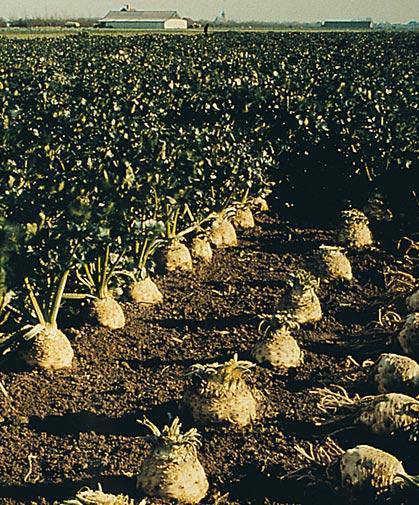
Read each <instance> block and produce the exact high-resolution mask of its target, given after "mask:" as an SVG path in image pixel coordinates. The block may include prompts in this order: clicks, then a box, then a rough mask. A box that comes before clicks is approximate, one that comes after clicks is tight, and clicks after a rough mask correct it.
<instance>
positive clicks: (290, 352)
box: [251, 311, 303, 370]
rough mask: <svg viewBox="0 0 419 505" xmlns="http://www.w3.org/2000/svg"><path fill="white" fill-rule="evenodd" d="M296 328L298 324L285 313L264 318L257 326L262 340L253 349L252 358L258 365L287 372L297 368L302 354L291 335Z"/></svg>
mask: <svg viewBox="0 0 419 505" xmlns="http://www.w3.org/2000/svg"><path fill="white" fill-rule="evenodd" d="M298 328H299V325H298V323H297V322H296V321H295V320H294V319H293V318H292V316H291V315H290V313H288V312H286V311H283V312H279V313H278V314H276V315H274V316H273V317H270V318H265V319H264V320H263V321H262V322H261V324H260V325H259V331H260V332H261V333H262V338H261V340H260V341H259V342H257V344H256V345H255V347H254V348H253V350H252V352H251V354H252V356H253V357H254V358H255V360H256V361H257V362H258V363H269V364H270V365H271V366H273V367H275V368H282V369H286V370H287V369H288V368H295V367H297V366H299V365H300V364H301V363H302V360H303V352H302V351H301V349H300V346H299V345H298V343H297V341H296V340H295V338H294V337H293V336H292V335H291V331H292V330H294V329H298Z"/></svg>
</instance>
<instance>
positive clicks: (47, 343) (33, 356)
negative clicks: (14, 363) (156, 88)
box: [19, 325, 74, 370]
mask: <svg viewBox="0 0 419 505" xmlns="http://www.w3.org/2000/svg"><path fill="white" fill-rule="evenodd" d="M31 332H32V333H34V336H33V337H32V336H30V337H29V338H30V340H29V341H28V342H27V343H26V344H25V345H24V346H23V347H22V349H21V351H20V353H19V357H20V358H21V359H22V360H23V361H24V362H25V363H27V364H28V365H29V366H31V367H40V368H43V369H45V370H60V369H62V368H70V367H71V364H72V362H73V358H74V351H73V348H72V347H71V344H70V341H69V340H68V338H67V337H66V336H65V335H64V333H63V332H62V331H60V330H59V329H58V328H57V327H56V326H51V325H46V326H43V327H42V325H37V326H35V327H34V328H32V330H31V331H30V332H29V333H31ZM26 338H28V337H26Z"/></svg>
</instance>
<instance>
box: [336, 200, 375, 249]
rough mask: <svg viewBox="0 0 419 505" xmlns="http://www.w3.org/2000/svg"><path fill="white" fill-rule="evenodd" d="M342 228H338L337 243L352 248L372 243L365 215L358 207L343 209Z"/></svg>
mask: <svg viewBox="0 0 419 505" xmlns="http://www.w3.org/2000/svg"><path fill="white" fill-rule="evenodd" d="M341 216H342V220H343V223H342V228H341V229H340V230H339V237H338V239H339V243H341V244H342V245H348V246H350V247H354V248H357V249H359V248H363V247H367V246H370V245H372V243H373V240H372V233H371V230H370V229H369V222H368V218H367V216H366V215H365V214H364V213H363V212H362V211H360V210H358V209H350V210H344V211H343V212H342V214H341Z"/></svg>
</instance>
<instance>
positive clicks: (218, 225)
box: [209, 216, 237, 249]
mask: <svg viewBox="0 0 419 505" xmlns="http://www.w3.org/2000/svg"><path fill="white" fill-rule="evenodd" d="M209 239H210V242H211V244H212V245H213V246H214V247H215V248H217V249H222V248H225V247H234V246H236V245H237V235H236V230H235V229H234V226H233V225H232V224H231V222H230V221H229V220H228V218H227V217H223V216H219V217H218V218H217V219H215V221H214V222H213V223H212V226H211V231H210V233H209Z"/></svg>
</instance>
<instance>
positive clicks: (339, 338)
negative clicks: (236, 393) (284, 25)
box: [0, 216, 419, 505]
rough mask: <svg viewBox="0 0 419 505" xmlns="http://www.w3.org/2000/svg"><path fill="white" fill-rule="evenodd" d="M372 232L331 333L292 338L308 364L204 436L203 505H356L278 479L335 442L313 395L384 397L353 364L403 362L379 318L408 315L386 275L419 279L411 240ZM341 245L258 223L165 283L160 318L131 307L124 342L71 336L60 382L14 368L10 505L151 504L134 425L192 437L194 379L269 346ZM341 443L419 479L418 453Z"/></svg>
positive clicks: (78, 331) (331, 308) (7, 452)
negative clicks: (70, 503)
mask: <svg viewBox="0 0 419 505" xmlns="http://www.w3.org/2000/svg"><path fill="white" fill-rule="evenodd" d="M388 230H390V227H389V228H388ZM374 232H375V235H376V237H377V239H378V243H377V247H375V248H372V249H369V250H366V251H361V252H356V251H348V256H349V258H350V260H351V262H352V266H353V272H354V278H355V280H354V281H352V282H350V283H343V282H342V283H341V282H331V283H326V282H321V286H320V289H319V291H318V293H319V297H320V299H321V302H322V306H323V310H324V318H323V320H322V321H321V322H320V323H318V324H316V325H315V326H304V327H303V328H302V329H301V330H299V331H298V332H296V333H295V337H296V338H297V340H298V342H299V343H300V345H301V347H302V348H303V349H304V352H305V360H304V364H303V365H302V366H301V367H299V368H298V369H296V370H292V371H290V372H288V373H281V372H277V371H274V370H270V369H269V368H266V367H262V366H258V367H257V368H256V371H255V372H254V374H253V378H252V381H253V383H254V386H255V387H257V388H258V389H259V390H260V391H261V392H262V393H263V395H264V401H263V404H262V405H261V406H260V418H259V419H258V420H257V422H256V423H255V425H254V426H253V427H252V428H248V429H244V430H237V429H234V428H232V427H227V426H217V427H211V428H200V432H201V434H202V436H203V446H202V448H201V449H200V460H201V462H202V464H203V466H204V467H205V470H206V472H207V475H208V478H209V481H210V491H209V494H208V496H207V498H206V499H205V500H204V503H207V504H215V503H219V504H221V503H229V504H246V503H253V504H263V503H266V504H279V503H281V504H285V503H289V504H290V503H304V504H314V503H329V502H332V501H336V500H339V502H340V503H346V500H347V497H345V496H344V495H342V494H338V495H336V491H335V490H334V489H333V488H329V487H326V486H323V485H319V484H314V485H313V486H310V482H307V481H306V480H303V481H296V480H295V479H293V478H291V477H288V478H286V479H283V480H279V477H281V476H284V475H286V474H288V473H289V472H292V471H294V470H296V469H298V468H299V467H301V466H304V465H305V464H306V463H305V462H304V461H303V460H302V459H301V458H300V457H299V456H298V453H297V451H296V450H295V446H296V445H297V444H299V445H301V446H302V447H304V448H305V449H306V450H307V449H308V448H309V445H308V443H309V442H311V443H312V444H313V445H314V447H317V446H319V445H321V444H322V443H323V442H324V434H322V433H319V432H318V430H316V429H315V428H314V425H313V421H314V419H315V418H316V416H318V415H319V411H318V409H317V407H316V400H315V397H314V396H313V395H312V394H310V390H312V389H313V388H315V387H322V386H327V385H331V384H340V385H343V386H345V387H347V388H348V390H349V391H350V392H357V393H361V394H375V393H376V390H375V389H374V387H373V386H372V385H370V384H368V382H367V379H366V373H365V372H363V371H359V369H358V368H357V367H356V365H355V364H354V363H353V362H352V361H351V360H350V359H348V356H349V355H350V356H352V357H354V358H355V359H356V360H357V361H358V362H362V361H363V360H364V359H367V358H374V357H375V356H377V355H378V354H379V353H380V352H381V351H389V352H392V351H394V352H400V349H398V348H397V346H396V345H395V344H394V343H393V344H391V343H390V344H389V343H387V340H388V339H389V338H390V337H392V336H394V334H395V332H396V331H397V328H396V327H391V326H390V327H389V326H384V327H380V326H379V325H378V323H377V321H378V318H379V310H380V309H381V311H382V312H381V314H382V315H383V314H385V311H387V310H390V309H391V310H395V311H396V312H398V313H399V314H401V315H405V314H406V309H405V307H404V302H403V300H404V296H405V295H404V293H400V292H398V291H392V290H388V289H386V286H385V283H384V277H383V271H384V270H385V269H386V268H387V267H390V269H392V270H394V271H399V270H402V271H405V272H410V273H411V272H412V265H411V263H410V262H409V261H408V260H407V258H406V257H403V255H402V252H400V251H398V250H397V248H396V242H397V240H398V239H399V238H400V237H401V232H400V231H397V230H396V233H393V232H394V230H393V229H391V233H388V234H387V232H386V226H384V227H383V229H382V230H381V231H380V230H378V229H375V230H374ZM336 236H337V233H336V231H335V230H334V229H324V228H322V229H317V228H304V227H294V226H291V225H289V224H287V223H285V222H281V220H280V219H278V218H277V217H272V216H271V217H269V216H260V217H259V218H258V219H257V226H256V228H255V229H254V230H251V231H248V232H245V233H244V234H242V235H241V237H240V245H239V246H238V247H237V248H234V249H228V250H222V251H217V252H216V253H215V257H214V261H213V263H212V264H211V265H210V266H204V265H202V266H201V265H197V266H196V268H195V270H194V272H193V273H190V274H173V275H167V276H162V277H158V278H157V283H158V285H159V287H160V289H161V290H162V292H163V293H164V296H165V302H164V303H163V304H162V305H161V306H159V307H156V308H151V309H139V308H137V307H135V306H134V305H131V304H129V303H124V304H123V307H124V310H125V312H126V315H127V325H126V327H125V328H124V329H123V330H120V331H106V330H103V329H98V328H95V327H93V326H91V325H89V324H88V323H84V322H82V321H79V325H78V327H77V328H74V325H73V328H71V329H70V328H68V329H67V330H65V333H66V334H67V335H68V336H69V337H70V339H71V342H72V345H73V347H74V351H75V355H76V360H75V364H74V367H73V368H72V369H71V370H68V371H60V372H56V373H54V374H52V373H46V372H42V371H27V370H26V371H25V370H24V369H20V368H19V367H17V365H16V364H13V363H9V364H7V365H4V366H3V368H2V370H1V372H0V380H1V381H2V383H3V384H4V386H5V388H6V390H7V391H8V393H9V395H10V397H11V399H12V407H13V408H11V407H10V406H9V405H8V404H7V402H6V400H5V398H4V397H3V395H1V396H0V402H1V410H0V414H1V416H2V418H1V423H0V503H2V504H7V505H12V504H13V505H15V504H18V503H19V504H20V503H36V504H52V503H59V502H60V501H61V500H62V499H64V498H68V497H71V496H73V495H74V494H75V493H76V491H77V490H78V489H80V488H81V487H82V486H84V485H88V486H89V487H93V488H96V486H97V483H101V484H102V486H103V488H104V490H105V491H109V492H113V493H115V494H117V493H118V492H124V493H127V494H129V495H130V496H132V497H134V498H135V499H136V500H138V501H140V499H141V495H139V494H138V493H137V492H136V490H135V475H136V473H137V472H138V470H139V468H140V466H141V463H142V461H143V459H144V458H145V456H146V455H147V454H148V453H149V451H150V443H149V441H148V439H147V438H146V437H145V435H146V431H145V430H144V428H143V427H141V426H140V425H139V424H138V423H137V422H136V420H137V419H141V418H143V416H144V415H146V416H147V417H149V418H150V419H151V420H153V421H154V422H155V423H156V424H157V425H159V426H163V425H164V424H165V423H167V422H168V421H170V420H171V419H172V418H173V417H174V416H175V415H180V417H181V419H182V421H183V426H184V428H187V427H190V426H191V425H192V424H191V420H190V418H189V417H188V413H187V412H183V411H182V410H181V409H180V404H179V401H180V400H181V397H182V394H183V391H184V390H185V387H186V380H185V378H184V373H185V372H186V371H187V369H188V367H189V366H190V365H192V364H194V363H210V362H213V361H223V360H226V359H228V358H230V357H232V356H233V355H234V353H236V352H237V353H238V354H239V356H240V357H241V358H244V359H246V358H247V359H248V358H249V355H248V351H249V350H250V349H251V348H252V345H253V344H254V343H255V342H256V340H257V339H258V332H257V327H258V318H257V315H259V314H263V313H266V314H268V313H272V312H273V310H274V308H275V306H276V304H277V302H278V301H279V300H280V298H281V296H282V294H283V291H284V286H285V280H286V278H287V275H288V274H289V273H290V272H292V271H293V270H294V269H295V268H297V267H301V266H307V265H308V266H310V259H311V258H312V251H313V249H315V248H317V247H318V246H319V245H320V244H322V243H326V244H335V243H336ZM373 337H375V338H376V339H375V340H372V339H373ZM334 439H335V440H336V441H337V442H338V443H339V444H340V445H341V446H342V447H343V448H349V447H351V446H353V445H357V444H358V443H369V444H371V445H376V446H377V447H380V448H383V449H385V450H389V451H390V452H392V453H393V454H394V455H396V456H398V457H399V458H401V459H403V461H404V463H405V467H406V470H407V471H408V472H410V473H414V472H418V470H419V466H418V463H419V458H418V450H417V448H414V447H413V446H412V445H410V446H407V445H404V444H403V443H400V441H397V443H396V442H395V441H394V440H391V439H390V440H389V439H387V440H383V439H379V438H374V437H372V436H371V435H368V434H367V433H364V432H363V431H361V430H360V429H356V430H350V431H343V432H341V433H339V434H337V435H336V436H334ZM148 503H153V504H157V503H159V504H161V503H163V502H162V500H152V499H150V500H149V501H148Z"/></svg>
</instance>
